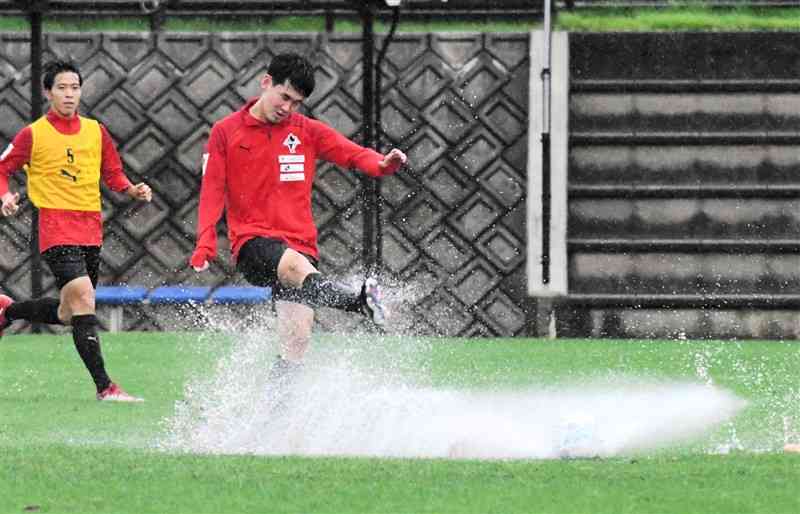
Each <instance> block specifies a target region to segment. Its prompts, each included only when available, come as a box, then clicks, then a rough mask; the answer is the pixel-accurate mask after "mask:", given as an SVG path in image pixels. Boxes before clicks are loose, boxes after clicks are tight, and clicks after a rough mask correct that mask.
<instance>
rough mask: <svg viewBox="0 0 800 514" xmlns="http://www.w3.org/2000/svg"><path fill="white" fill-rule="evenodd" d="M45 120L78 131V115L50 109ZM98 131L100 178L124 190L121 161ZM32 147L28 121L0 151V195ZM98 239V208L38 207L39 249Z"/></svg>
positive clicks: (94, 243)
mask: <svg viewBox="0 0 800 514" xmlns="http://www.w3.org/2000/svg"><path fill="white" fill-rule="evenodd" d="M47 120H48V121H49V122H50V123H51V124H52V125H53V127H54V128H55V129H56V130H57V131H59V132H60V133H62V134H77V133H78V132H79V131H80V119H79V118H78V116H73V117H72V118H64V117H62V116H59V115H58V114H57V113H56V112H54V111H53V110H50V111H49V112H48V113H47ZM100 131H101V134H102V145H103V147H102V164H101V168H100V173H101V176H102V178H103V182H104V183H105V184H106V186H108V187H109V188H110V189H112V190H113V191H124V190H125V189H127V188H128V187H130V186H131V183H130V181H129V180H128V178H127V177H126V176H125V174H124V172H123V171H122V161H121V160H120V158H119V153H117V149H116V147H115V146H114V141H113V140H112V138H111V135H110V134H109V133H108V131H107V130H106V128H105V127H104V126H103V125H100ZM32 148H33V133H32V131H31V128H30V125H28V126H26V127H25V128H23V129H22V130H20V131H19V132H18V133H17V135H16V136H14V139H13V140H12V142H11V144H10V145H8V147H6V149H5V151H3V153H2V154H0V196H2V195H4V194H5V193H7V192H8V178H9V176H10V175H11V174H12V173H14V172H16V171H19V170H21V169H22V168H23V166H24V165H26V164H28V163H29V162H30V159H31V150H32ZM102 242H103V222H102V215H101V213H100V212H91V211H72V210H65V209H47V208H42V209H39V251H40V252H44V251H45V250H47V249H48V248H51V247H53V246H59V245H81V246H100V245H101V244H102Z"/></svg>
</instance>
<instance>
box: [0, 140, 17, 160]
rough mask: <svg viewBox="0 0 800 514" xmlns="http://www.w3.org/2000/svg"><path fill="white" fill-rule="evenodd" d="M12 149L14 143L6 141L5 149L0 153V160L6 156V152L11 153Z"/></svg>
mask: <svg viewBox="0 0 800 514" xmlns="http://www.w3.org/2000/svg"><path fill="white" fill-rule="evenodd" d="M13 149H14V145H13V144H11V143H8V146H7V147H6V149H5V150H3V153H2V154H0V161H2V160H3V159H5V158H6V157H7V156H8V154H10V153H11V150H13Z"/></svg>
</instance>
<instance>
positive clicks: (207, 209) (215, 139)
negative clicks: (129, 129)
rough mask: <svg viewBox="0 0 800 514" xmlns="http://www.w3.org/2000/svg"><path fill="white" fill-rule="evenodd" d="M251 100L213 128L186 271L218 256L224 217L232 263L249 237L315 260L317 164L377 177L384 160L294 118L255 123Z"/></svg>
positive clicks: (323, 128)
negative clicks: (275, 242) (276, 243)
mask: <svg viewBox="0 0 800 514" xmlns="http://www.w3.org/2000/svg"><path fill="white" fill-rule="evenodd" d="M255 102H256V99H252V100H250V101H249V102H248V103H247V104H245V106H244V107H243V108H242V109H241V110H239V111H237V112H235V113H232V114H230V115H228V116H226V117H225V118H223V119H222V120H220V121H219V122H217V123H216V124H214V126H213V127H212V128H211V135H210V137H209V140H208V144H207V145H206V154H205V155H204V156H203V159H204V163H203V182H202V186H201V190H200V206H199V214H198V223H197V247H196V249H195V252H194V254H193V255H192V259H191V264H192V265H193V266H196V267H199V266H202V265H203V263H204V262H206V261H208V260H211V259H213V258H214V257H215V256H216V254H217V233H216V225H217V222H218V221H219V220H220V218H221V216H222V212H223V209H226V211H227V214H226V216H227V218H226V219H227V222H228V237H229V239H230V241H231V246H232V253H233V257H234V259H236V258H237V257H238V254H239V250H240V249H241V247H242V245H244V243H246V242H247V241H249V240H250V239H252V238H254V237H268V238H271V239H279V240H281V241H283V242H285V243H286V245H287V246H288V247H289V248H292V249H293V250H297V251H298V252H301V253H304V254H307V255H311V256H313V257H315V258H319V251H318V250H317V227H316V225H315V224H314V218H313V215H312V212H311V187H312V184H313V181H314V176H315V173H316V161H317V159H322V160H325V161H328V162H332V163H334V164H336V165H338V166H341V167H343V168H347V169H350V168H356V169H359V170H361V171H362V172H364V173H366V174H368V175H371V176H374V177H378V176H381V175H389V174H391V173H394V172H395V171H397V169H398V168H399V167H400V166H399V165H397V166H393V167H391V168H390V169H385V170H382V169H381V168H380V166H379V165H378V164H379V163H380V161H381V160H383V155H381V154H379V153H378V152H376V151H374V150H371V149H369V148H364V147H362V146H359V145H357V144H356V143H354V142H352V141H350V140H349V139H347V138H346V137H344V136H343V135H342V134H340V133H339V132H337V131H336V130H334V129H332V128H331V127H329V126H328V125H326V124H324V123H322V122H321V121H317V120H313V119H311V118H308V117H306V116H303V115H301V114H297V113H293V114H292V115H291V116H289V117H287V118H286V119H285V120H283V121H281V122H280V123H264V122H261V121H259V120H258V119H256V118H254V117H253V116H252V115H251V114H250V113H249V109H250V107H251V106H252V105H253V104H254V103H255Z"/></svg>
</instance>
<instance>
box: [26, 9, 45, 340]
mask: <svg viewBox="0 0 800 514" xmlns="http://www.w3.org/2000/svg"><path fill="white" fill-rule="evenodd" d="M43 10H44V6H43V5H42V2H40V1H38V0H37V1H34V2H31V4H30V9H29V11H28V16H29V18H30V23H31V46H30V48H31V52H30V58H31V121H35V120H37V119H39V118H40V117H41V116H42V101H43V98H42V46H43V44H42V43H43V41H42V13H43ZM30 252H31V295H32V296H33V298H39V297H41V296H42V289H43V288H42V259H41V255H40V254H39V211H38V210H37V209H35V208H34V209H33V213H32V215H31V245H30ZM32 329H33V332H34V333H39V332H41V326H40V325H39V324H38V323H34V324H33V326H32Z"/></svg>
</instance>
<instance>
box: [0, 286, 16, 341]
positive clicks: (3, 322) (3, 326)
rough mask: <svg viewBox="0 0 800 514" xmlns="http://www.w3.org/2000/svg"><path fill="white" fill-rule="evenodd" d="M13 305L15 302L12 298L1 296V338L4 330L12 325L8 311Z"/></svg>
mask: <svg viewBox="0 0 800 514" xmlns="http://www.w3.org/2000/svg"><path fill="white" fill-rule="evenodd" d="M12 303H14V300H12V299H11V297H10V296H6V295H4V294H0V337H3V330H5V329H6V328H8V326H9V325H10V324H11V321H9V320H8V318H6V309H8V306H9V305H11V304H12Z"/></svg>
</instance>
